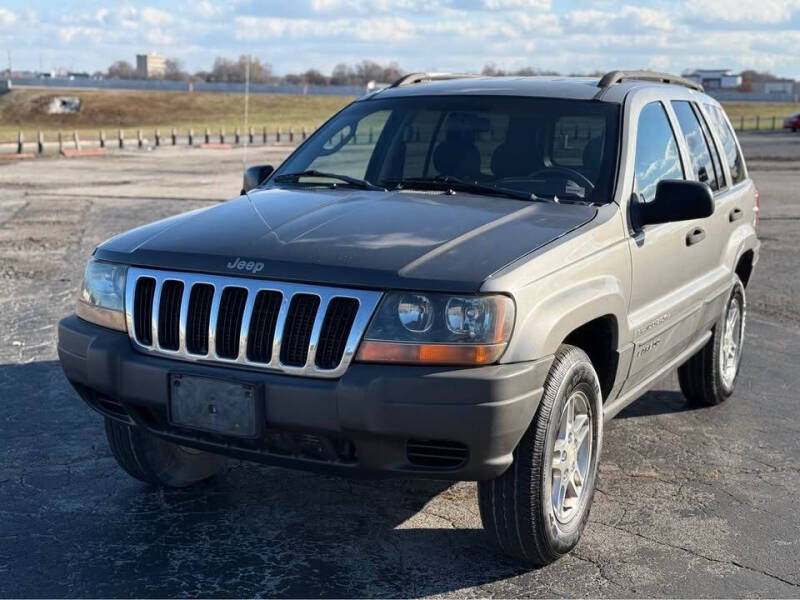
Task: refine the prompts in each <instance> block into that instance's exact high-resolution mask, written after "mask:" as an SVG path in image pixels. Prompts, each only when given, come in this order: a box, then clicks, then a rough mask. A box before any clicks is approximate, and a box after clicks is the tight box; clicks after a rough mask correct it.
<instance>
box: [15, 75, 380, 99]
mask: <svg viewBox="0 0 800 600" xmlns="http://www.w3.org/2000/svg"><path fill="white" fill-rule="evenodd" d="M7 81H8V89H11V88H14V87H50V88H75V89H99V90H151V91H164V92H220V93H229V94H242V93H244V91H245V84H244V83H224V82H220V81H165V80H159V79H89V78H83V77H78V78H72V79H70V78H67V77H54V78H49V77H48V78H38V77H14V78H11V79H9V80H7ZM365 91H366V90H365V87H364V86H362V85H312V84H303V83H251V84H250V86H249V92H250V93H251V94H308V95H324V96H363V95H364V93H365Z"/></svg>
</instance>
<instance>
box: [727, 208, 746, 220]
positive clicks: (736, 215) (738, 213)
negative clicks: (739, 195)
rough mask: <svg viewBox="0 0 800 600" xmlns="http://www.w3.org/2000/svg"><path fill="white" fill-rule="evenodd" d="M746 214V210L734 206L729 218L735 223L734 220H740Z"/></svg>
mask: <svg viewBox="0 0 800 600" xmlns="http://www.w3.org/2000/svg"><path fill="white" fill-rule="evenodd" d="M743 216H744V211H743V210H742V209H741V208H734V209H733V210H732V211H731V212H730V213H728V220H729V221H730V222H731V223H733V222H734V221H738V220H739V219H741V218H742V217H743Z"/></svg>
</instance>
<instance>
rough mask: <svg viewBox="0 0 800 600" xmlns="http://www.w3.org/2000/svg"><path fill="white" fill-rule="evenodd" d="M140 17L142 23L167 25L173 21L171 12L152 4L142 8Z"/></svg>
mask: <svg viewBox="0 0 800 600" xmlns="http://www.w3.org/2000/svg"><path fill="white" fill-rule="evenodd" d="M141 18H142V23H145V24H147V25H169V24H170V23H172V21H173V17H172V15H171V14H169V13H168V12H165V11H163V10H160V9H158V8H153V7H152V6H145V7H144V8H143V9H142V12H141Z"/></svg>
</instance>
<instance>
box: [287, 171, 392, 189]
mask: <svg viewBox="0 0 800 600" xmlns="http://www.w3.org/2000/svg"><path fill="white" fill-rule="evenodd" d="M301 177H326V178H328V179H338V180H339V181H342V182H344V183H346V184H347V185H352V186H353V187H358V188H361V189H362V190H377V191H381V192H385V191H386V188H383V187H381V186H379V185H375V184H374V183H370V182H369V181H365V180H364V179H357V178H355V177H350V176H349V175H339V174H338V173H326V172H325V171H317V170H316V169H308V170H306V171H300V172H299V173H284V174H282V175H278V176H277V177H275V178H274V179H273V181H276V182H278V183H281V182H283V181H298V180H299V179H300V178H301ZM334 185H335V184H334Z"/></svg>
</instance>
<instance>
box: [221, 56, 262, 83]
mask: <svg viewBox="0 0 800 600" xmlns="http://www.w3.org/2000/svg"><path fill="white" fill-rule="evenodd" d="M246 72H247V56H246V55H244V54H243V55H242V56H240V57H239V60H236V61H233V60H228V59H227V58H224V57H221V56H218V57H217V58H216V59H215V60H214V67H213V68H212V69H211V73H209V79H210V80H213V81H223V82H228V83H243V82H244V80H245V74H246ZM274 80H275V76H274V75H273V74H272V66H271V65H269V64H268V63H262V62H261V61H260V60H259V59H258V58H252V59H251V60H250V81H251V82H252V83H268V82H270V81H274Z"/></svg>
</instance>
